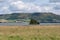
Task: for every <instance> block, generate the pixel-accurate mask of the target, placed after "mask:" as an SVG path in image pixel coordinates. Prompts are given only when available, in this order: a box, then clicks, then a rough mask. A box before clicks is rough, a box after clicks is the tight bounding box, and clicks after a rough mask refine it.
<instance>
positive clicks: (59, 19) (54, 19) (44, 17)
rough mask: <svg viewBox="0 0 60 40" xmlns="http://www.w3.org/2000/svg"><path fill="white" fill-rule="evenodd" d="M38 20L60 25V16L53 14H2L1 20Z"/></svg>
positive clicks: (0, 15)
mask: <svg viewBox="0 0 60 40" xmlns="http://www.w3.org/2000/svg"><path fill="white" fill-rule="evenodd" d="M1 19H4V20H16V21H18V20H22V19H24V20H31V19H34V20H37V21H38V22H41V23H60V15H56V14H54V13H51V12H35V13H12V14H0V20H1Z"/></svg>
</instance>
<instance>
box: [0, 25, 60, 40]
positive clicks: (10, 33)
mask: <svg viewBox="0 0 60 40" xmlns="http://www.w3.org/2000/svg"><path fill="white" fill-rule="evenodd" d="M0 40H60V26H59V25H57V26H39V25H30V26H0Z"/></svg>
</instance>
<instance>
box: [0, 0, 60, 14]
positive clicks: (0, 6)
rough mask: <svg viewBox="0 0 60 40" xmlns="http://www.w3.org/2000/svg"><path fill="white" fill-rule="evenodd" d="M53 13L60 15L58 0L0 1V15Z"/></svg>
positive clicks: (59, 2)
mask: <svg viewBox="0 0 60 40" xmlns="http://www.w3.org/2000/svg"><path fill="white" fill-rule="evenodd" d="M15 12H16V13H20V12H53V13H55V14H60V1H59V0H55V1H54V0H0V14H9V13H15Z"/></svg>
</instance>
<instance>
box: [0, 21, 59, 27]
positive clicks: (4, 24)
mask: <svg viewBox="0 0 60 40" xmlns="http://www.w3.org/2000/svg"><path fill="white" fill-rule="evenodd" d="M19 25H29V23H28V22H22V23H0V26H19ZM40 25H60V23H40Z"/></svg>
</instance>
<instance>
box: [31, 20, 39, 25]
mask: <svg viewBox="0 0 60 40" xmlns="http://www.w3.org/2000/svg"><path fill="white" fill-rule="evenodd" d="M30 24H32V25H33V24H39V22H37V20H34V19H31V21H30Z"/></svg>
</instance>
